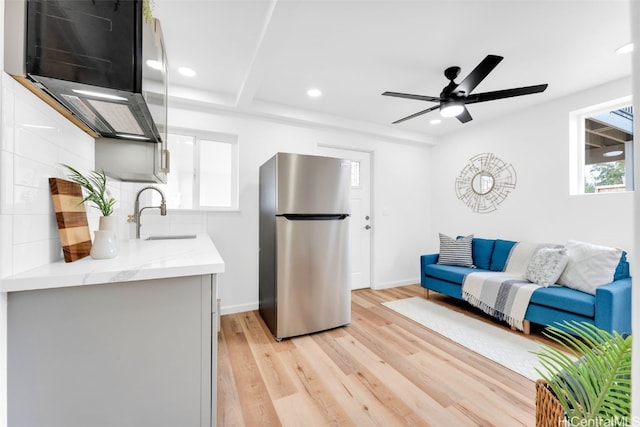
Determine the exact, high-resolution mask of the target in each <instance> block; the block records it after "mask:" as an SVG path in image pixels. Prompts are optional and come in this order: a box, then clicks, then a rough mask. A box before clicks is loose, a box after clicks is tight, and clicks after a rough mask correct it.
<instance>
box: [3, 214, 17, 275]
mask: <svg viewBox="0 0 640 427" xmlns="http://www.w3.org/2000/svg"><path fill="white" fill-rule="evenodd" d="M13 219H14V218H13V215H0V242H2V244H0V277H4V276H10V275H12V274H13V232H12V230H13Z"/></svg>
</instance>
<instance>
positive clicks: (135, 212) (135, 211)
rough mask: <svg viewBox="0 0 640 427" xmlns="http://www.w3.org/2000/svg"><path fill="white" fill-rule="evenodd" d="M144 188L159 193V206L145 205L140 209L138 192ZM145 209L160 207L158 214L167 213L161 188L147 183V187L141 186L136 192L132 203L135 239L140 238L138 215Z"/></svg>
mask: <svg viewBox="0 0 640 427" xmlns="http://www.w3.org/2000/svg"><path fill="white" fill-rule="evenodd" d="M145 190H156V191H157V192H158V193H160V197H161V198H162V199H161V201H160V206H145V207H144V208H142V209H140V194H142V192H143V191H145ZM145 209H160V215H166V214H167V201H166V199H165V198H164V193H163V192H162V190H160V189H159V188H157V187H154V186H153V185H149V186H147V187H143V188H141V189H140V191H138V194H136V202H135V203H134V205H133V222H135V223H136V239H139V238H140V226H141V225H142V224H140V215H142V211H143V210H145Z"/></svg>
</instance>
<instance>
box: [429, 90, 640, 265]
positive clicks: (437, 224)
mask: <svg viewBox="0 0 640 427" xmlns="http://www.w3.org/2000/svg"><path fill="white" fill-rule="evenodd" d="M630 94H631V82H630V79H623V80H619V81H616V82H613V83H610V84H607V85H603V86H600V87H597V88H593V89H591V90H588V91H585V92H581V93H577V94H574V95H570V96H566V97H563V98H560V99H555V100H551V101H549V102H546V103H544V104H542V105H539V106H536V107H533V108H529V109H527V110H525V111H520V112H517V113H514V114H511V115H506V116H504V117H502V118H501V119H500V120H498V121H492V122H486V123H483V124H479V125H478V126H474V127H471V128H469V129H468V130H461V131H459V132H456V133H455V134H451V135H449V136H446V137H444V138H442V139H441V140H440V141H439V143H438V145H437V146H436V147H434V149H433V158H432V165H431V173H432V175H431V180H432V181H433V182H438V183H439V185H437V186H436V187H435V188H434V191H433V200H434V206H433V210H432V217H433V223H432V225H433V230H434V231H435V232H443V233H445V234H450V235H456V234H468V233H474V234H475V235H476V236H478V237H487V238H502V239H509V240H527V241H535V242H554V243H564V242H566V241H567V240H569V239H575V240H583V241H587V242H592V243H597V244H603V245H608V246H615V247H620V248H622V249H624V250H626V251H627V252H629V253H630V259H633V253H632V251H633V246H634V245H633V237H632V232H631V230H632V224H633V218H634V217H633V193H610V194H597V195H579V196H578V195H574V196H571V195H569V179H570V178H569V149H570V142H569V112H571V111H573V110H577V109H580V108H584V107H587V106H590V105H594V104H598V103H601V102H604V101H608V100H611V99H616V98H620V97H623V96H628V95H630ZM540 96H542V95H540ZM496 102H500V101H496ZM479 109H480V107H478V110H479ZM480 114H481V111H478V113H477V114H476V115H478V116H479V115H480ZM485 152H486V153H494V154H495V155H496V156H498V157H499V158H500V159H502V160H504V161H505V162H507V163H511V164H512V165H513V166H514V168H515V170H516V173H517V185H516V188H515V190H513V191H512V192H511V194H509V196H508V197H507V199H506V200H505V201H504V202H503V203H502V204H501V205H500V207H499V208H498V210H497V211H495V212H491V213H485V214H479V213H475V212H473V211H472V210H471V209H469V208H468V207H467V206H466V205H464V204H463V203H462V202H461V201H460V200H458V199H457V197H456V194H455V189H454V182H455V179H456V176H457V175H458V174H459V172H460V170H461V169H462V168H463V167H464V166H465V165H466V164H467V162H468V161H469V159H470V158H471V157H473V156H474V155H476V154H479V153H485ZM436 200H437V203H436V202H435V201H436ZM431 242H432V243H433V248H434V249H437V247H438V244H437V238H436V237H435V236H434V237H432V238H431Z"/></svg>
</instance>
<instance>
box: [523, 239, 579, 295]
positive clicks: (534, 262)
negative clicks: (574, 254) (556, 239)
mask: <svg viewBox="0 0 640 427" xmlns="http://www.w3.org/2000/svg"><path fill="white" fill-rule="evenodd" d="M568 261H569V255H568V254H567V250H566V249H565V248H540V249H538V251H537V252H536V253H535V254H533V256H532V257H531V260H530V261H529V264H528V265H527V271H526V272H525V276H524V277H525V278H526V279H527V280H528V281H530V282H532V283H536V284H538V285H541V286H545V287H546V286H550V285H553V284H555V283H556V281H557V280H558V278H559V277H560V275H561V274H562V272H563V271H564V268H565V267H566V265H567V262H568Z"/></svg>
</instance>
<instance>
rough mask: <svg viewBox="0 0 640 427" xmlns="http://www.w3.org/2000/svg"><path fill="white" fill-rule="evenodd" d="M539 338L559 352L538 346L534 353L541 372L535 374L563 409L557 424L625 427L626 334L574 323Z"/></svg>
mask: <svg viewBox="0 0 640 427" xmlns="http://www.w3.org/2000/svg"><path fill="white" fill-rule="evenodd" d="M543 333H544V335H546V336H547V337H549V338H550V339H551V340H552V341H554V342H556V343H557V344H559V347H560V348H561V349H559V348H556V347H554V346H552V345H547V344H543V345H542V350H541V351H540V352H537V353H534V354H536V355H537V356H538V360H539V361H540V364H541V365H542V368H543V369H542V370H541V369H537V371H538V373H539V374H540V375H541V376H542V378H543V380H544V381H546V386H547V387H548V388H549V390H551V391H552V392H553V395H555V397H556V398H557V401H558V402H559V403H560V405H561V406H562V408H563V410H564V416H565V420H563V421H564V423H565V424H562V425H571V426H573V425H576V426H577V425H598V426H604V425H611V426H614V425H615V426H626V425H630V424H628V423H629V422H630V414H631V398H630V396H631V340H632V337H631V335H628V336H623V335H620V334H618V333H617V332H615V331H614V333H609V332H607V331H604V330H602V329H600V328H598V327H596V326H594V325H592V324H590V323H587V322H575V321H574V322H563V323H559V324H558V326H557V327H556V326H550V327H548V328H547V329H546V330H545V332H543ZM538 401H539V400H538ZM539 410H540V408H536V412H537V413H538V412H539ZM538 421H539V420H538ZM559 421H560V420H550V423H549V424H548V425H560V424H558V422H559ZM585 423H588V424H585ZM540 424H541V423H538V425H540Z"/></svg>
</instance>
